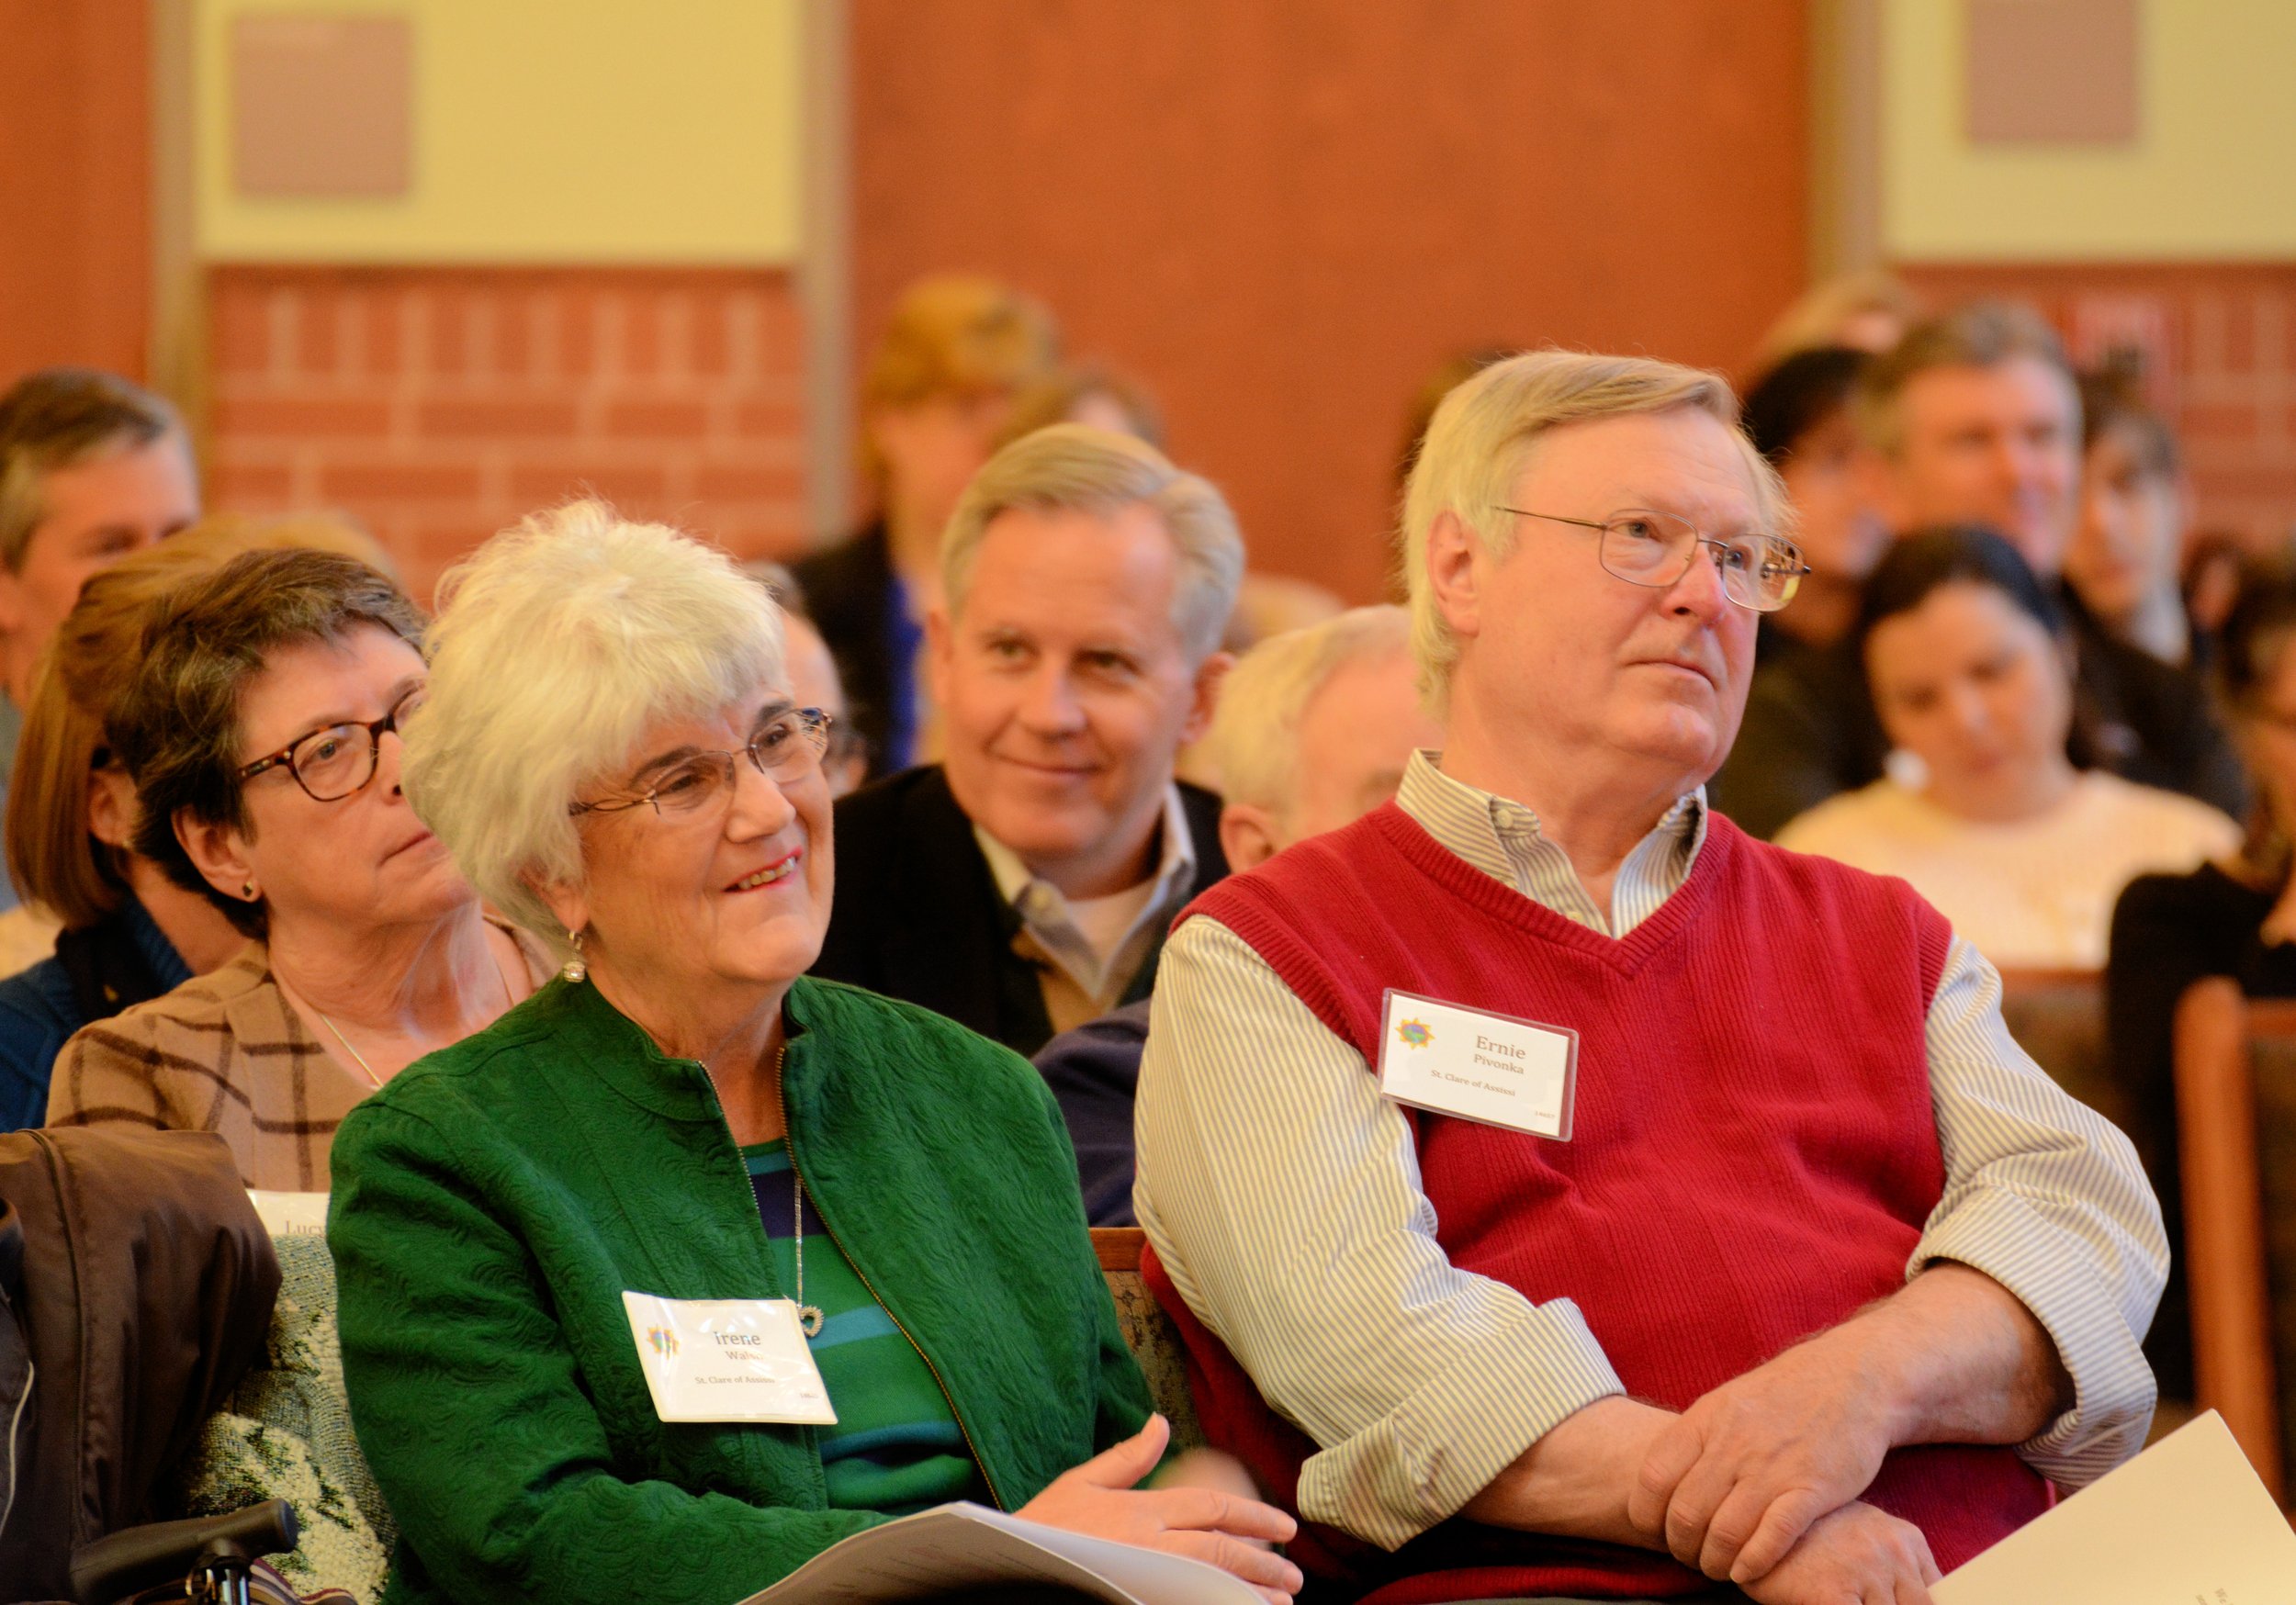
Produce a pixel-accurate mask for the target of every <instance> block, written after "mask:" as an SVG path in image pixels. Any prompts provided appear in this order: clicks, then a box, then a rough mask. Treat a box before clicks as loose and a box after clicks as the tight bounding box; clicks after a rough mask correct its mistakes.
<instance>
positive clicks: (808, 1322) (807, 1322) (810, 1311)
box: [797, 1304, 821, 1338]
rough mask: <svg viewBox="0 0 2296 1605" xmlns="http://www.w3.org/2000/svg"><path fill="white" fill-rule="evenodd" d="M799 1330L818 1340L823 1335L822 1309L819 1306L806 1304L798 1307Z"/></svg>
mask: <svg viewBox="0 0 2296 1605" xmlns="http://www.w3.org/2000/svg"><path fill="white" fill-rule="evenodd" d="M797 1330H799V1331H801V1332H803V1333H805V1336H807V1337H809V1338H817V1337H819V1336H820V1335H821V1307H820V1306H819V1305H815V1304H805V1305H800V1306H799V1307H798V1309H797Z"/></svg>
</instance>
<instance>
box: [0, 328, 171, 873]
mask: <svg viewBox="0 0 2296 1605" xmlns="http://www.w3.org/2000/svg"><path fill="white" fill-rule="evenodd" d="M198 516H199V485H198V479H197V475H196V474H195V473H194V471H193V468H192V463H191V446H190V443H189V442H188V441H186V439H185V437H184V432H183V426H182V424H181V423H180V422H179V421H177V419H176V417H175V410H174V408H172V407H170V406H169V405H168V404H167V403H166V402H164V401H163V400H161V399H160V398H158V397H157V396H154V395H152V394H151V393H150V392H149V391H146V390H141V389H139V388H137V387H135V386H133V385H131V384H129V382H128V381H127V380H125V379H123V378H120V377H118V376H117V375H113V374H106V373H98V372H96V370H94V369H92V368H49V369H46V370H45V371H43V372H40V373H36V374H33V375H31V376H28V377H26V378H23V379H20V380H18V381H17V384H16V386H15V387H14V388H12V389H10V390H9V391H8V392H7V394H6V395H5V396H0V689H5V690H6V696H5V698H0V794H5V792H6V789H7V785H8V776H9V771H10V769H12V767H13V766H14V764H15V761H16V744H17V737H18V735H19V734H20V733H21V731H22V729H23V724H24V712H25V708H26V705H27V704H28V702H29V701H30V700H31V694H32V680H33V677H34V675H35V673H36V672H37V671H38V668H39V655H40V653H41V652H42V651H43V650H44V649H45V648H46V647H47V645H48V641H49V638H50V637H51V636H52V635H53V634H55V633H56V626H57V625H58V624H60V623H62V622H63V616H64V615H65V614H66V613H68V612H71V611H72V605H73V603H74V602H76V601H78V600H80V587H81V585H82V584H84V582H85V581H86V579H87V577H88V576H89V575H91V574H94V573H95V572H96V570H97V569H99V568H102V567H105V566H106V565H107V564H110V563H116V562H118V560H119V559H120V558H122V557H124V556H127V555H128V554H129V553H130V552H133V551H135V550H137V549H138V548H140V547H143V546H148V545H150V544H152V543H153V542H154V541H157V540H159V539H161V538H162V537H163V536H165V535H171V534H174V533H175V532H176V531H177V530H180V529H182V528H183V527H184V526H185V525H186V524H187V523H189V522H191V521H192V520H194V519H196V518H197V517H198ZM16 900H17V893H16V890H15V889H14V888H12V887H7V886H0V907H7V906H9V905H11V904H14V903H15V902H16Z"/></svg>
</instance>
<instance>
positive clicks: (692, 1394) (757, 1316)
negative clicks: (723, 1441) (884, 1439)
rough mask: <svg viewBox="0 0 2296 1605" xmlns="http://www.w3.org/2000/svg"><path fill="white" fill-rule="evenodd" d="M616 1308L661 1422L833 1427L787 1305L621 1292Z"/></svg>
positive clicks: (817, 1373) (825, 1396)
mask: <svg viewBox="0 0 2296 1605" xmlns="http://www.w3.org/2000/svg"><path fill="white" fill-rule="evenodd" d="M622 1308H623V1309H624V1310H625V1312H626V1313H627V1314H628V1315H629V1318H630V1337H631V1339H632V1340H633V1341H635V1342H636V1344H637V1360H638V1364H639V1366H640V1367H642V1368H643V1369H644V1371H645V1373H646V1386H647V1390H648V1391H650V1392H651V1393H652V1394H653V1396H654V1413H655V1414H656V1415H658V1416H659V1417H660V1418H661V1419H662V1420H665V1421H789V1422H802V1423H808V1424H811V1425H814V1426H820V1427H829V1426H835V1425H836V1424H837V1412H836V1411H835V1410H833V1409H830V1408H829V1390H828V1389H827V1387H825V1386H823V1385H822V1382H821V1373H820V1371H819V1370H818V1369H817V1368H816V1366H815V1364H814V1363H813V1353H812V1352H811V1351H810V1350H809V1349H807V1348H806V1346H805V1332H804V1331H803V1330H801V1329H800V1328H799V1327H798V1324H797V1306H796V1305H794V1304H793V1303H792V1302H790V1301H789V1300H788V1299H786V1298H660V1297H657V1296H654V1295H653V1294H650V1293H628V1292H625V1293H624V1294H623V1295H622Z"/></svg>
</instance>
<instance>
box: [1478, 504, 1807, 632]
mask: <svg viewBox="0 0 2296 1605" xmlns="http://www.w3.org/2000/svg"><path fill="white" fill-rule="evenodd" d="M1498 511H1501V512H1511V513H1513V514H1514V516H1515V517H1517V518H1542V519H1546V520H1547V521H1548V522H1550V523H1559V524H1576V525H1578V526H1579V528H1581V529H1582V530H1594V531H1597V532H1599V533H1601V535H1602V537H1603V538H1602V541H1601V543H1600V544H1598V545H1597V546H1596V548H1595V559H1596V561H1598V562H1599V563H1601V564H1602V566H1603V571H1604V573H1605V574H1609V575H1611V576H1613V577H1614V578H1619V579H1623V580H1625V581H1626V583H1627V584H1629V585H1647V586H1649V587H1652V588H1653V589H1659V590H1663V589H1666V588H1667V587H1668V586H1671V585H1673V584H1674V583H1676V582H1677V581H1679V580H1680V579H1681V578H1682V577H1683V575H1685V574H1687V573H1689V572H1690V566H1691V565H1692V564H1693V563H1695V562H1696V561H1697V560H1698V552H1699V548H1701V547H1705V548H1706V549H1707V550H1708V551H1710V552H1711V553H1712V555H1713V556H1714V566H1715V567H1716V569H1717V570H1719V571H1720V573H1721V576H1722V594H1723V595H1725V596H1727V597H1728V598H1729V599H1730V600H1732V601H1734V602H1736V603H1737V604H1738V605H1739V606H1740V607H1742V608H1750V609H1752V610H1753V611H1754V612H1758V613H1774V612H1777V611H1778V610H1779V609H1780V608H1782V607H1784V606H1785V604H1786V603H1788V602H1790V601H1792V600H1794V593H1795V590H1796V589H1799V588H1800V586H1801V583H1802V576H1803V575H1805V574H1807V573H1808V572H1809V565H1808V564H1806V563H1805V562H1803V561H1802V550H1801V548H1800V547H1798V546H1796V545H1795V544H1794V543H1793V542H1792V541H1789V540H1787V539H1786V538H1785V537H1784V536H1783V535H1772V534H1765V533H1760V532H1757V533H1751V534H1745V535H1734V536H1732V537H1730V538H1729V539H1728V540H1716V538H1714V537H1713V536H1711V535H1705V534H1701V533H1699V531H1698V526H1697V525H1696V524H1694V523H1692V522H1690V521H1689V520H1688V519H1686V518H1683V517H1680V516H1679V515H1677V514H1674V513H1671V512H1656V511H1651V510H1650V509H1649V508H1643V507H1630V508H1627V509H1626V510H1625V511H1620V512H1615V513H1613V514H1611V516H1610V517H1608V518H1606V519H1591V518H1565V517H1563V516H1562V515H1561V514H1560V513H1554V512H1532V511H1528V510H1527V509H1525V508H1520V507H1500V508H1499V509H1498Z"/></svg>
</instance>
